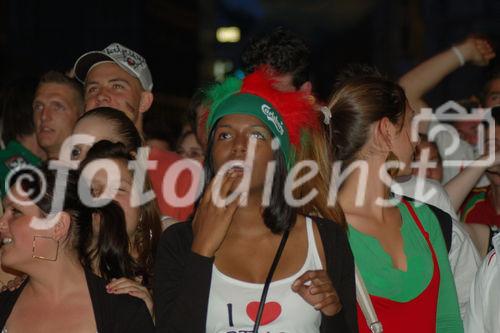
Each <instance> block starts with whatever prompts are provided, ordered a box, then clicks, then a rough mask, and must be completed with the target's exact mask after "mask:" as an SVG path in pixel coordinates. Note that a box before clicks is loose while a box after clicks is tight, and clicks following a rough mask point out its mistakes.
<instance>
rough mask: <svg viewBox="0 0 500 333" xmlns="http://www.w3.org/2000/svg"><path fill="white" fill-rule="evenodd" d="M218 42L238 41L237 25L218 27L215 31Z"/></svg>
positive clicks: (239, 36) (238, 29)
mask: <svg viewBox="0 0 500 333" xmlns="http://www.w3.org/2000/svg"><path fill="white" fill-rule="evenodd" d="M215 37H216V38H217V41H218V42H219V43H237V42H239V41H240V38H241V33H240V28H238V27H219V28H217V31H216V32H215Z"/></svg>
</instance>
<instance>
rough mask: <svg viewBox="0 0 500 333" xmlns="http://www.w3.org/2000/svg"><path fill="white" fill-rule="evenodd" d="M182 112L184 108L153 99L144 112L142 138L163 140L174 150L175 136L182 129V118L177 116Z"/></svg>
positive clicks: (176, 136) (177, 135)
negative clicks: (147, 109)
mask: <svg viewBox="0 0 500 333" xmlns="http://www.w3.org/2000/svg"><path fill="white" fill-rule="evenodd" d="M182 113H184V110H183V109H181V108H180V107H175V106H171V105H166V103H162V102H160V101H158V100H157V99H155V100H154V101H153V105H151V108H150V109H149V111H148V112H146V113H144V118H143V122H142V123H143V125H142V130H143V134H144V139H145V140H152V139H156V140H161V141H164V142H166V143H167V144H168V146H169V149H170V150H175V144H176V142H177V138H178V137H179V135H180V134H181V130H182V126H181V124H182V120H181V119H180V117H179V115H180V114H182Z"/></svg>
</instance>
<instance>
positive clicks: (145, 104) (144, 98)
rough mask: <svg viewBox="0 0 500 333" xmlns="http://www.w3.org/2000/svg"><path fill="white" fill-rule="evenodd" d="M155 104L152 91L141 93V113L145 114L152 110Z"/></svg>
mask: <svg viewBox="0 0 500 333" xmlns="http://www.w3.org/2000/svg"><path fill="white" fill-rule="evenodd" d="M152 104H153V93H152V92H150V91H143V92H141V100H140V102H139V113H144V112H146V111H148V110H149V109H150V108H151V105H152Z"/></svg>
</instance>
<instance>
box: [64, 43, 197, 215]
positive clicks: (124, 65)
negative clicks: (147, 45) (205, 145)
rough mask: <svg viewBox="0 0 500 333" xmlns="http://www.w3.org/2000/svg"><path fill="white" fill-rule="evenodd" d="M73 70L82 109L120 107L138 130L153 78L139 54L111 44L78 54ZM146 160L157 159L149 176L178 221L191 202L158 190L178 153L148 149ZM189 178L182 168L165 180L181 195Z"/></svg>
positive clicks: (162, 202)
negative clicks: (81, 89)
mask: <svg viewBox="0 0 500 333" xmlns="http://www.w3.org/2000/svg"><path fill="white" fill-rule="evenodd" d="M73 71H74V73H75V77H76V78H77V79H78V80H79V81H81V82H82V83H83V84H84V86H85V112H87V111H90V110H92V109H95V108H97V107H111V108H114V109H117V110H120V111H122V112H124V113H125V114H126V115H127V116H128V117H129V118H130V119H131V120H132V121H133V122H134V124H135V125H136V127H137V129H138V130H139V132H141V133H142V128H143V127H142V124H143V113H144V112H146V111H148V110H149V108H150V107H151V104H152V103H153V93H152V92H151V90H152V89H153V80H152V77H151V72H150V71H149V68H148V65H147V63H146V60H145V59H144V58H143V57H142V56H141V55H140V54H138V53H136V52H135V51H133V50H130V49H129V48H127V47H125V46H123V45H121V44H118V43H112V44H110V45H108V46H107V47H106V48H105V49H104V50H102V51H91V52H88V53H85V54H84V55H82V56H81V57H80V58H78V60H77V61H76V62H75V66H74V68H73ZM148 159H149V160H150V161H157V162H158V164H157V168H156V169H150V170H149V177H150V179H151V183H152V186H153V190H154V192H155V193H156V197H157V199H158V200H157V201H158V205H159V207H160V211H161V213H162V214H163V215H164V216H166V217H169V218H173V219H175V220H178V221H183V220H185V219H187V218H188V217H189V215H190V214H191V212H192V209H193V205H192V204H191V205H188V206H185V205H177V204H176V203H175V202H170V200H166V198H165V197H164V195H163V192H162V190H163V189H162V185H163V182H164V175H165V173H166V171H167V170H168V168H169V167H170V166H171V165H172V164H173V163H175V162H176V161H178V160H180V159H181V158H180V156H178V155H177V154H175V153H172V152H169V151H164V150H159V149H155V148H152V149H151V152H150V154H149V157H148ZM193 179H194V178H193V177H192V176H191V173H190V172H189V171H184V172H181V173H180V174H179V176H178V177H177V179H168V180H165V181H169V182H171V183H170V184H174V185H173V186H174V187H175V192H176V194H177V195H178V196H179V197H182V196H183V195H184V194H186V193H187V192H188V191H189V189H190V188H191V184H192V182H193ZM193 201H194V199H193Z"/></svg>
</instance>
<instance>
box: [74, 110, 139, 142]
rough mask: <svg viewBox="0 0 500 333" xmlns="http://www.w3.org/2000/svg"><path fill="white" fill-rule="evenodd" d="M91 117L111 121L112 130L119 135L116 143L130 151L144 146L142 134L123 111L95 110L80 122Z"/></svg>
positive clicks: (85, 114)
mask: <svg viewBox="0 0 500 333" xmlns="http://www.w3.org/2000/svg"><path fill="white" fill-rule="evenodd" d="M91 117H96V118H101V119H103V120H106V121H109V123H110V125H111V128H113V129H114V130H115V131H116V133H117V134H118V137H117V138H116V142H121V143H123V144H124V145H125V147H126V149H127V150H128V151H136V150H137V149H138V148H139V147H141V146H142V145H143V142H144V140H143V138H142V136H141V134H140V133H139V131H137V128H136V127H135V125H134V123H133V122H132V120H130V118H129V117H127V116H126V115H125V113H123V112H122V111H119V110H116V109H113V108H110V107H100V108H95V109H93V110H90V111H88V112H85V113H84V114H83V115H82V116H81V117H80V118H79V119H78V121H80V120H82V119H86V118H91Z"/></svg>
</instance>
